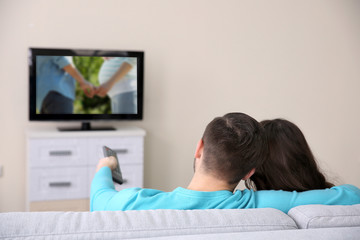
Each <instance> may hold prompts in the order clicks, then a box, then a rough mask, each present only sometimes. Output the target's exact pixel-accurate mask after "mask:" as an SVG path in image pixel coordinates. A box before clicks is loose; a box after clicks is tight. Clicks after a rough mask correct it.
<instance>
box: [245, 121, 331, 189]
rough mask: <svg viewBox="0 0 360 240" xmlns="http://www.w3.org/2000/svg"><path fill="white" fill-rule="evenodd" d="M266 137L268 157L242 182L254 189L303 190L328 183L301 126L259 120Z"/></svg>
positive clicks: (287, 122)
mask: <svg viewBox="0 0 360 240" xmlns="http://www.w3.org/2000/svg"><path fill="white" fill-rule="evenodd" d="M261 125H262V126H263V127H264V129H265V133H266V137H267V141H268V147H269V149H268V157H267V158H266V159H265V161H264V163H263V164H262V165H261V166H260V167H258V168H257V169H256V172H255V174H254V175H253V176H252V177H251V178H250V181H248V182H246V186H247V187H248V188H254V189H257V190H269V189H274V190H286V191H294V190H295V191H306V190H311V189H322V188H329V187H332V186H333V184H331V183H328V182H327V181H326V179H325V176H324V175H323V174H322V173H321V172H320V170H319V168H318V166H317V163H316V161H315V158H314V156H313V154H312V152H311V150H310V147H309V145H308V144H307V142H306V139H305V137H304V135H303V133H302V132H301V130H300V129H299V128H298V127H297V126H296V125H295V124H293V123H291V122H289V121H287V120H283V119H274V120H265V121H262V122H261Z"/></svg>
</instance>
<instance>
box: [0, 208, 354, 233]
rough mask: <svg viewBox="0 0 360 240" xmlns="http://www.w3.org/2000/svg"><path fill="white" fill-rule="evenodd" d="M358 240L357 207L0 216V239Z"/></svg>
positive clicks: (9, 214) (19, 213)
mask: <svg viewBox="0 0 360 240" xmlns="http://www.w3.org/2000/svg"><path fill="white" fill-rule="evenodd" d="M149 238H150V239H204V240H205V239H206V240H211V239H221V240H224V239H251V240H254V239H255V240H256V239H360V204H357V205H351V206H326V205H304V206H298V207H295V208H292V209H291V210H290V211H289V212H288V214H285V213H283V212H281V211H279V210H277V209H272V208H263V209H209V210H144V211H143V210H142V211H123V212H121V211H118V212H110V211H99V212H9V213H0V239H26V240H27V239H149Z"/></svg>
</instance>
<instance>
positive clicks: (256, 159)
mask: <svg viewBox="0 0 360 240" xmlns="http://www.w3.org/2000/svg"><path fill="white" fill-rule="evenodd" d="M202 144H203V150H202V164H201V168H202V169H201V170H202V171H205V173H207V174H210V175H212V176H214V177H216V178H218V179H220V180H223V181H226V182H227V183H228V184H230V185H233V184H237V183H239V181H240V180H241V179H242V178H245V176H246V175H247V174H248V173H249V172H251V171H252V170H253V169H254V168H256V167H257V166H259V165H260V164H261V163H262V162H263V159H264V155H265V153H266V148H267V147H266V139H265V135H264V130H263V128H262V127H261V125H260V124H259V123H258V122H257V121H256V120H255V119H253V118H252V117H250V116H248V115H246V114H244V113H228V114H226V115H224V116H223V117H217V118H215V119H214V120H212V121H211V122H210V123H209V124H208V125H207V127H206V129H205V132H204V135H203V137H202Z"/></svg>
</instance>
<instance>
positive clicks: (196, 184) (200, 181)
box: [187, 172, 236, 192]
mask: <svg viewBox="0 0 360 240" xmlns="http://www.w3.org/2000/svg"><path fill="white" fill-rule="evenodd" d="M235 187H236V185H235V186H231V185H229V184H228V183H227V182H225V181H222V180H219V179H218V178H216V177H214V176H212V175H209V174H201V173H196V172H195V174H194V176H193V178H192V180H191V182H190V184H189V186H188V187H187V189H190V190H195V191H201V192H213V191H221V190H227V191H230V192H233V191H234V189H235Z"/></svg>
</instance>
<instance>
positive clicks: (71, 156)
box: [29, 138, 87, 167]
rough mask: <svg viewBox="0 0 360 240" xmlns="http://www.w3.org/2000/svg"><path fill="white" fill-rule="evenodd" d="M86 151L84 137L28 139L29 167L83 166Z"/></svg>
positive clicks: (85, 161) (85, 159)
mask: <svg viewBox="0 0 360 240" xmlns="http://www.w3.org/2000/svg"><path fill="white" fill-rule="evenodd" d="M86 153H87V151H86V142H84V139H83V140H82V141H79V140H78V139H74V138H70V139H67V138H61V139H51V138H50V139H41V140H39V139H32V140H30V141H29V154H30V156H29V157H30V161H29V162H30V167H56V166H85V165H87V154H86Z"/></svg>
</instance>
